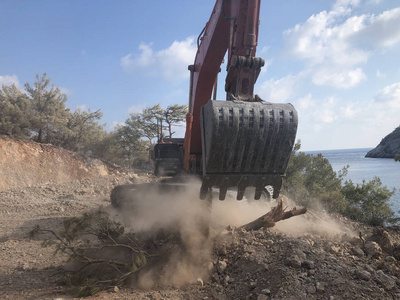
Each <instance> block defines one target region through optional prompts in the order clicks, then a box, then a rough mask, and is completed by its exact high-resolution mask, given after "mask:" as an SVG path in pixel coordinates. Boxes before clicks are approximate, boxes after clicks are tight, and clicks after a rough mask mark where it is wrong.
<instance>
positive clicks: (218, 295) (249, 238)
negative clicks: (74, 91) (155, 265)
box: [0, 169, 400, 300]
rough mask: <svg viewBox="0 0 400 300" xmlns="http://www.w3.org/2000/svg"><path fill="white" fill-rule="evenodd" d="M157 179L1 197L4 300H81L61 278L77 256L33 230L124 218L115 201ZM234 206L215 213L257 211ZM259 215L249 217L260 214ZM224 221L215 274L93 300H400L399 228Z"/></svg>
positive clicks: (211, 265) (317, 216) (26, 189)
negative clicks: (130, 187) (97, 216)
mask: <svg viewBox="0 0 400 300" xmlns="http://www.w3.org/2000/svg"><path fill="white" fill-rule="evenodd" d="M10 170H11V169H10ZM10 172H11V171H10ZM41 172H43V174H44V173H45V172H44V170H41ZM153 180H156V179H155V178H153V177H152V175H149V174H145V173H144V174H140V175H137V174H132V173H131V174H129V173H126V172H120V171H114V172H108V173H107V175H96V176H91V177H88V178H83V179H82V178H81V179H73V180H69V181H65V182H62V183H42V184H36V185H32V186H20V187H14V188H8V189H5V190H3V191H1V192H0V230H1V231H0V299H71V298H73V296H72V295H71V294H70V293H69V292H68V289H67V288H66V287H65V286H62V285H60V284H59V282H58V280H59V279H60V277H61V276H62V267H63V266H64V265H65V261H66V259H67V257H65V256H63V255H60V254H57V255H53V254H54V249H53V248H52V247H46V248H43V247H42V243H43V241H44V239H45V238H46V237H39V238H35V239H31V238H29V237H28V232H29V231H30V230H31V229H32V228H33V227H34V226H35V225H37V224H38V225H40V226H41V227H42V228H50V229H53V230H58V229H60V228H61V225H62V222H63V220H65V219H66V218H69V217H72V216H81V215H82V214H83V213H84V212H90V211H93V210H96V209H98V208H99V207H100V206H103V207H105V209H106V210H108V211H109V212H111V213H113V212H114V213H115V214H118V213H117V212H115V211H114V209H113V208H111V207H110V200H109V194H110V191H111V189H112V188H113V187H114V186H115V185H118V184H124V183H129V182H134V181H135V182H137V181H142V182H149V181H153ZM216 201H218V200H216ZM287 201H288V200H287ZM242 203H244V202H242ZM287 203H289V204H290V201H288V202H287ZM244 204H245V203H244ZM244 204H243V205H244ZM246 205H247V204H246ZM272 205H273V204H272ZM231 206H232V204H231V203H229V202H222V203H220V202H218V203H216V205H215V207H214V208H215V210H218V208H221V207H225V208H226V213H228V214H230V216H231V217H232V218H236V217H235V216H236V214H237V215H241V216H243V215H245V214H247V213H249V212H248V211H247V208H246V207H247V206H238V207H239V208H238V210H236V211H234V210H233V209H232V207H231ZM249 206H251V205H249ZM268 206H269V204H266V205H265V208H267V207H268ZM228 207H229V210H228ZM259 207H262V206H258V207H257V209H256V211H258V213H259V214H263V213H265V212H267V210H265V211H262V210H260V209H259ZM222 211H224V210H222ZM253 212H254V210H253ZM253 212H252V214H253ZM213 213H214V211H213ZM252 214H250V213H249V215H248V221H249V220H251V219H252V218H253V217H254V216H253V215H252ZM214 217H215V218H217V219H219V221H220V222H222V223H226V225H228V224H232V226H228V227H227V228H226V229H220V228H218V229H214V230H213V231H212V234H211V239H212V240H211V241H212V246H211V250H210V253H209V258H208V260H207V261H206V262H205V263H204V266H203V268H204V270H205V271H206V273H204V272H203V273H202V275H201V276H199V277H198V278H196V279H195V280H187V282H186V283H184V284H179V286H177V285H174V284H166V285H161V284H156V285H152V286H148V287H147V289H145V288H146V287H145V286H142V289H137V288H133V287H131V286H125V287H122V288H110V289H108V290H105V291H102V292H100V293H99V294H97V295H94V296H91V297H88V298H89V299H257V300H265V299H275V300H278V299H282V300H283V299H329V300H334V299H400V261H399V260H400V247H399V242H400V229H399V228H397V227H389V228H375V229H374V228H370V227H367V226H364V225H362V224H358V223H353V222H350V221H348V220H346V219H344V218H342V217H339V216H330V215H327V214H325V213H324V212H315V211H309V212H307V214H306V215H304V216H298V217H295V218H292V219H289V220H285V221H281V222H279V223H277V226H276V227H274V228H271V229H261V230H258V231H253V232H247V231H245V230H241V229H236V227H234V226H237V225H240V222H243V220H244V219H241V221H240V222H239V223H238V222H236V223H235V222H233V221H232V220H233V219H232V218H231V219H229V218H228V219H226V220H225V219H224V218H223V217H221V215H215V216H214ZM199 247H201V245H200V246H199ZM187 278H190V276H189V274H188V276H187Z"/></svg>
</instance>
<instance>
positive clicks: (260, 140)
mask: <svg viewBox="0 0 400 300" xmlns="http://www.w3.org/2000/svg"><path fill="white" fill-rule="evenodd" d="M297 123H298V117H297V112H296V110H295V109H294V107H293V106H292V105H291V104H273V103H269V102H244V101H236V100H233V101H215V100H210V101H209V102H208V103H207V104H206V105H204V106H203V107H202V111H201V130H202V142H203V183H202V187H201V190H200V198H202V199H204V198H206V195H207V193H208V192H209V191H210V189H211V188H213V187H216V188H219V199H220V200H224V199H225V196H226V193H227V189H228V188H229V187H237V199H238V200H241V199H242V198H243V196H244V193H245V190H246V188H247V187H250V186H252V187H255V195H254V198H255V199H260V197H261V194H262V193H263V191H265V187H266V186H272V187H273V198H277V197H278V196H279V192H280V189H281V186H282V178H283V176H284V175H285V171H286V167H287V164H288V162H289V158H290V155H291V152H292V149H293V144H294V141H295V137H296V131H297Z"/></svg>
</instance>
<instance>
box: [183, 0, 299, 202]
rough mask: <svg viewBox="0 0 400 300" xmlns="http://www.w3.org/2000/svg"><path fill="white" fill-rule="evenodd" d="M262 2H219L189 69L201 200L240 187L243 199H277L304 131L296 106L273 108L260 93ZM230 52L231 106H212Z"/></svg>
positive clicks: (188, 157) (191, 158) (188, 158)
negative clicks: (266, 195)
mask: <svg viewBox="0 0 400 300" xmlns="http://www.w3.org/2000/svg"><path fill="white" fill-rule="evenodd" d="M260 1H261V0H217V1H216V3H215V6H214V9H213V12H212V14H211V17H210V20H209V21H208V23H207V24H206V26H205V28H204V29H203V31H202V36H201V37H199V40H198V50H197V54H196V58H195V62H194V64H193V65H190V66H189V71H190V73H191V76H190V90H189V113H188V114H187V117H186V133H185V140H184V169H185V170H186V172H188V173H193V174H201V176H202V187H201V191H200V197H201V198H202V199H204V198H205V197H206V195H207V194H208V193H209V192H210V191H211V188H213V187H214V188H219V190H220V193H219V198H220V199H221V200H223V199H225V195H226V192H227V189H228V188H229V187H237V189H238V194H237V199H239V200H240V199H242V197H243V195H244V192H245V190H246V188H247V187H249V186H253V187H255V189H256V191H255V199H259V198H260V196H261V193H262V191H263V190H264V188H265V186H268V185H269V186H272V187H273V188H274V194H273V197H274V198H275V197H278V195H279V191H280V188H281V185H282V178H283V176H284V174H285V170H286V167H287V163H288V161H289V158H290V154H291V150H292V147H293V144H294V140H295V136H296V131H297V122H298V121H297V112H296V110H295V109H294V107H293V106H292V105H291V104H272V103H269V102H265V101H263V100H262V99H261V98H260V97H259V96H257V95H254V92H253V91H254V85H255V82H256V80H257V77H258V75H259V73H260V70H261V67H262V66H263V65H264V60H263V59H261V58H257V57H255V55H256V47H257V40H258V27H259V26H258V25H259V14H260ZM227 51H228V56H227V57H228V61H227V76H226V82H225V91H226V100H225V101H216V100H210V99H211V96H212V92H213V88H214V86H215V85H216V78H217V75H218V73H219V71H220V66H221V64H222V62H223V60H224V57H225V54H226V52H227Z"/></svg>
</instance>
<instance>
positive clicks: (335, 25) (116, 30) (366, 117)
mask: <svg viewBox="0 0 400 300" xmlns="http://www.w3.org/2000/svg"><path fill="white" fill-rule="evenodd" d="M261 2H262V3H261V12H260V28H259V39H258V47H257V56H258V57H262V58H263V59H264V60H265V61H266V64H265V66H264V67H263V69H262V72H261V74H260V76H259V78H258V81H257V83H256V86H255V93H256V94H258V95H259V96H260V97H261V98H262V99H264V100H266V101H270V102H275V103H292V104H293V105H294V106H295V108H296V109H297V111H298V113H299V128H298V133H297V137H296V139H300V140H301V145H302V148H301V149H302V150H304V151H308V150H329V149H349V148H372V147H375V146H376V145H377V144H379V142H380V141H381V139H382V138H383V137H385V136H386V135H387V134H389V133H390V132H392V131H393V130H394V129H395V128H396V127H398V126H399V125H400V1H398V0H335V1H333V0H332V1H331V0H324V1H315V0H285V1H279V0H263V1H261ZM214 4H215V1H214V0H168V1H161V0H146V1H139V0H130V1H128V0H113V1H111V0H109V1H105V0H68V1H67V0H58V1H54V0H36V1H28V0H0V85H1V84H6V85H9V84H13V83H14V84H16V86H17V87H18V88H20V89H21V90H23V89H24V84H25V83H26V82H29V83H30V84H32V83H34V82H35V76H36V74H39V75H42V74H43V73H47V77H49V78H51V81H52V83H53V84H54V85H55V86H58V87H60V88H61V90H62V92H63V93H65V94H66V95H67V97H68V101H67V102H66V105H67V106H68V107H70V108H71V109H72V110H75V109H77V108H80V109H86V110H87V109H91V110H92V111H95V110H97V109H100V110H101V111H102V112H103V114H104V116H103V118H102V120H101V122H102V123H104V124H106V129H107V130H112V129H113V128H114V127H115V126H116V125H117V124H122V123H123V122H124V121H125V120H126V119H127V118H129V114H130V113H138V112H141V110H142V109H143V108H144V107H148V106H153V105H155V104H161V106H162V107H164V108H166V107H167V106H168V105H171V104H187V103H188V92H189V71H188V70H187V66H188V65H189V64H192V63H193V62H194V57H195V54H196V49H197V46H196V39H197V36H198V35H199V33H200V32H201V30H202V29H203V27H204V25H205V24H206V22H207V21H208V19H209V17H210V14H211V12H212V9H213V7H214ZM225 69H226V66H225V65H224V66H222V70H225ZM225 75H226V72H225V71H223V72H221V74H220V76H219V82H220V83H219V87H220V88H219V90H218V100H224V99H225V93H224V91H223V88H222V87H223V86H224V80H225ZM176 131H177V133H176V137H178V135H180V136H182V137H183V135H184V128H178V129H177V130H176Z"/></svg>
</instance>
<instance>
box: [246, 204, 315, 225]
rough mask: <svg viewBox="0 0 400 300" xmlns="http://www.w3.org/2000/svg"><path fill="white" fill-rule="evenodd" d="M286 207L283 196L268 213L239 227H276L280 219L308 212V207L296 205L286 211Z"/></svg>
mask: <svg viewBox="0 0 400 300" xmlns="http://www.w3.org/2000/svg"><path fill="white" fill-rule="evenodd" d="M285 209H286V208H284V207H283V198H282V197H281V198H280V199H279V201H278V205H277V206H275V207H273V208H271V210H270V211H269V212H268V213H266V214H265V215H263V216H261V217H259V218H258V219H256V220H254V221H252V222H250V223H247V224H245V225H243V226H240V227H239V228H242V229H245V230H247V231H249V230H258V229H260V228H268V227H274V226H275V223H276V222H278V221H281V220H285V219H289V218H291V217H294V216H298V215H302V214H305V213H306V212H307V208H306V207H303V208H300V209H297V208H296V207H294V208H292V209H291V210H288V211H286V210H285Z"/></svg>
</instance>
